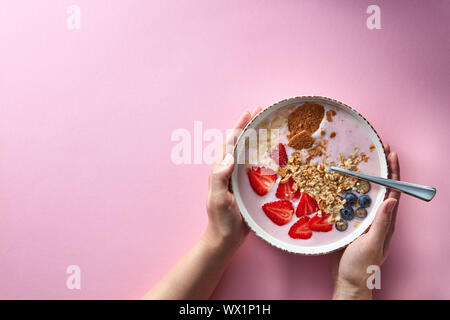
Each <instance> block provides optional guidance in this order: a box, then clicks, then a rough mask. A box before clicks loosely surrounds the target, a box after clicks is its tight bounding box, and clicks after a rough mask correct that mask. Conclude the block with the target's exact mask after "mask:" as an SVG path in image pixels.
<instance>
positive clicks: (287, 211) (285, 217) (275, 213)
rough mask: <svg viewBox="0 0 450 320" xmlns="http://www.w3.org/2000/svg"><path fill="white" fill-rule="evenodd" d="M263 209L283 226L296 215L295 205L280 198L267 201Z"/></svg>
mask: <svg viewBox="0 0 450 320" xmlns="http://www.w3.org/2000/svg"><path fill="white" fill-rule="evenodd" d="M262 209H263V211H264V213H265V214H266V216H267V217H269V219H270V220H272V222H273V223H275V224H277V225H279V226H282V225H284V224H286V223H288V222H289V221H291V219H292V216H293V215H294V207H293V206H292V203H291V202H290V201H288V200H279V201H274V202H269V203H266V204H264V205H263V206H262Z"/></svg>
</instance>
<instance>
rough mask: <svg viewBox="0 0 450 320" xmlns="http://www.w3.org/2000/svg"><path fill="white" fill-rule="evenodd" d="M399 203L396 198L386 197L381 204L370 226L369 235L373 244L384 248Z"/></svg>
mask: <svg viewBox="0 0 450 320" xmlns="http://www.w3.org/2000/svg"><path fill="white" fill-rule="evenodd" d="M396 204H397V200H396V199H386V200H384V201H383V203H382V204H381V206H380V207H379V208H378V211H377V215H376V216H375V220H374V221H373V223H372V226H371V227H370V230H369V232H368V233H367V236H368V237H369V239H370V241H371V242H372V244H374V245H376V246H379V247H380V248H383V246H384V241H385V239H386V236H387V235H388V232H389V228H390V226H391V221H392V213H393V211H394V209H395V205H396Z"/></svg>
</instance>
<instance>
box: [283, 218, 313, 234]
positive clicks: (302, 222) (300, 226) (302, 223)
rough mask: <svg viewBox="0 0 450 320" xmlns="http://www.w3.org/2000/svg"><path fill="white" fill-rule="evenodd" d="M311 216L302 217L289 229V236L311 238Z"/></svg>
mask: <svg viewBox="0 0 450 320" xmlns="http://www.w3.org/2000/svg"><path fill="white" fill-rule="evenodd" d="M308 222H309V217H307V216H304V217H301V218H300V219H299V220H298V221H297V222H296V223H294V224H293V225H292V227H291V228H290V229H289V236H290V237H291V238H294V239H309V238H311V236H312V231H311V230H310V229H309V227H308Z"/></svg>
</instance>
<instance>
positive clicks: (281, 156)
mask: <svg viewBox="0 0 450 320" xmlns="http://www.w3.org/2000/svg"><path fill="white" fill-rule="evenodd" d="M270 157H271V158H272V159H273V160H274V161H275V162H276V163H277V164H278V165H279V166H280V167H282V166H285V165H286V164H287V163H288V157H287V154H286V148H285V147H284V145H283V144H282V143H280V144H278V148H275V149H273V150H272V152H271V153H270Z"/></svg>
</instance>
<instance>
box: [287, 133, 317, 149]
mask: <svg viewBox="0 0 450 320" xmlns="http://www.w3.org/2000/svg"><path fill="white" fill-rule="evenodd" d="M315 141H316V140H315V139H314V138H313V137H311V134H310V133H309V132H307V131H306V130H303V131H301V132H299V133H297V134H296V135H294V136H293V137H291V139H289V142H288V145H289V146H290V147H292V148H294V149H297V150H301V149H309V148H311V147H312V146H313V144H314V142H315Z"/></svg>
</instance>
